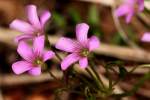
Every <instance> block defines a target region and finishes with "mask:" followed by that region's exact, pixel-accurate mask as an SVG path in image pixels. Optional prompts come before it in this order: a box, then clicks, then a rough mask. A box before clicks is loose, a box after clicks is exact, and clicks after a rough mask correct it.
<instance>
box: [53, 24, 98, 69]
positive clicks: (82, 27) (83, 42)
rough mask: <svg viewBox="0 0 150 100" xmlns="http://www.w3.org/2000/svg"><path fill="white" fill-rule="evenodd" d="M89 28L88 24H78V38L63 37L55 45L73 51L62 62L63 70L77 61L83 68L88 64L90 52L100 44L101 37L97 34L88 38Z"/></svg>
mask: <svg viewBox="0 0 150 100" xmlns="http://www.w3.org/2000/svg"><path fill="white" fill-rule="evenodd" d="M88 30H89V26H88V25H87V24H85V23H81V24H78V25H77V26H76V38H77V40H73V39H70V38H66V37H62V38H60V40H59V41H58V43H57V44H56V46H55V47H56V48H57V49H60V50H63V51H66V52H69V53H71V54H69V55H68V56H67V57H66V58H64V59H63V61H62V62H61V68H62V70H66V69H67V68H68V67H69V66H70V65H71V64H73V63H75V62H77V61H79V64H80V67H81V68H86V67H87V66H88V56H89V53H90V52H91V51H93V50H94V49H96V48H98V47H99V45H100V42H99V39H98V38H97V37H96V36H92V37H91V38H89V39H88V38H87V35H88Z"/></svg>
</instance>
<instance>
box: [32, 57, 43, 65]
mask: <svg viewBox="0 0 150 100" xmlns="http://www.w3.org/2000/svg"><path fill="white" fill-rule="evenodd" d="M34 64H35V65H41V66H42V65H43V61H42V60H41V59H40V58H38V59H36V60H35V61H34Z"/></svg>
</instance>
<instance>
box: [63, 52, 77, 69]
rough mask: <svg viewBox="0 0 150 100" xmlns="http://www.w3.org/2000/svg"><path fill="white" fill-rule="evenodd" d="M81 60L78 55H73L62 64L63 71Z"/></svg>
mask: <svg viewBox="0 0 150 100" xmlns="http://www.w3.org/2000/svg"><path fill="white" fill-rule="evenodd" d="M79 59H80V56H79V55H78V54H76V53H72V54H70V55H68V56H67V57H66V58H64V59H63V61H62V62H61V69H62V70H66V69H67V68H68V67H69V66H70V65H71V64H73V63H75V62H76V61H78V60H79Z"/></svg>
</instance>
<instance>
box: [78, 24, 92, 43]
mask: <svg viewBox="0 0 150 100" xmlns="http://www.w3.org/2000/svg"><path fill="white" fill-rule="evenodd" d="M88 30H89V26H88V25H87V24H86V23H81V24H78V25H77V26H76V37H77V40H78V41H79V42H80V43H82V44H83V45H86V43H87V35H88Z"/></svg>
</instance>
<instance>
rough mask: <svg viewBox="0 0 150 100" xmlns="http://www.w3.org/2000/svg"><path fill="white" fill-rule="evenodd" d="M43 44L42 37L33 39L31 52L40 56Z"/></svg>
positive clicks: (43, 38)
mask: <svg viewBox="0 0 150 100" xmlns="http://www.w3.org/2000/svg"><path fill="white" fill-rule="evenodd" d="M44 42H45V37H44V35H42V36H38V37H36V38H34V41H33V50H34V52H35V53H36V54H37V55H39V54H42V51H43V49H44Z"/></svg>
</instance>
